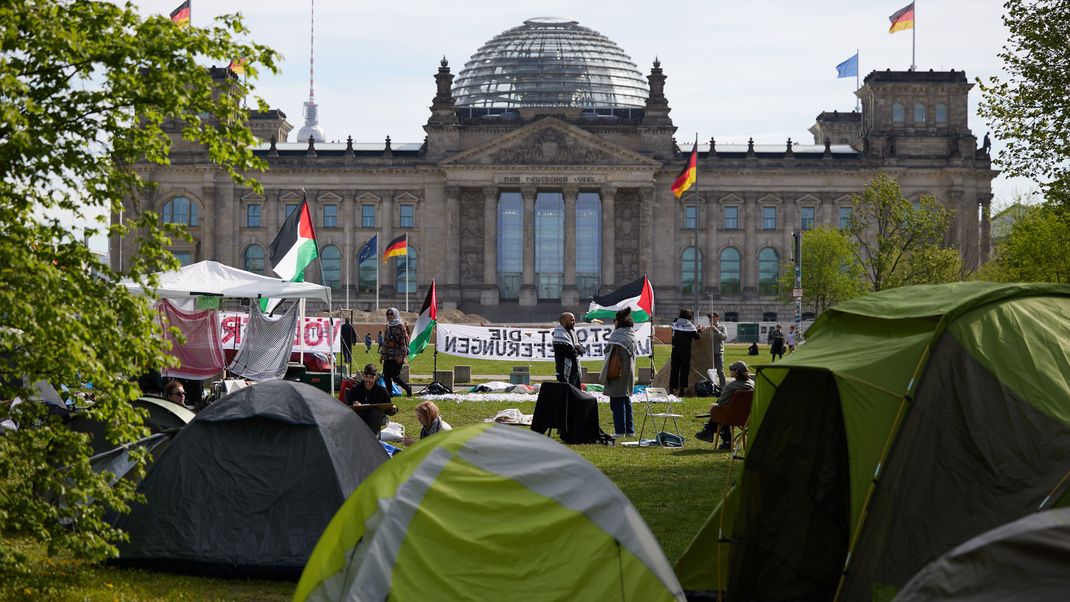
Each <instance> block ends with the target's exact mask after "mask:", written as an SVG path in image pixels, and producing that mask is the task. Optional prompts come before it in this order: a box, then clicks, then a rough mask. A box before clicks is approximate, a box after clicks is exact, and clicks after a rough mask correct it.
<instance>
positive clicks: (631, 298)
mask: <svg viewBox="0 0 1070 602" xmlns="http://www.w3.org/2000/svg"><path fill="white" fill-rule="evenodd" d="M625 307H630V308H632V321H634V322H635V323H637V324H638V323H639V322H649V321H650V320H651V318H652V317H653V316H654V288H653V287H651V286H650V281H649V280H647V277H646V276H643V277H642V278H640V279H638V280H636V281H634V282H629V283H628V284H625V285H624V286H622V287H620V288H618V289H617V290H615V291H613V292H612V293H609V294H608V295H603V296H601V297H595V298H594V299H593V300H592V301H591V307H590V308H588V310H587V314H586V315H584V316H583V320H584V321H585V322H590V321H591V320H602V321H603V322H612V321H613V318H615V317H616V315H617V311H618V310H621V309H624V308H625Z"/></svg>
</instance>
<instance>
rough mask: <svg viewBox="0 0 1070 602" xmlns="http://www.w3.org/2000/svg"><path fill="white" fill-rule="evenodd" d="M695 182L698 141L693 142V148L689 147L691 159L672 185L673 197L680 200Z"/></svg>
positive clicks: (696, 177) (696, 178)
mask: <svg viewBox="0 0 1070 602" xmlns="http://www.w3.org/2000/svg"><path fill="white" fill-rule="evenodd" d="M696 180H698V139H696V140H695V146H692V147H691V157H690V158H688V160H687V166H685V167H684V170H683V171H681V172H680V175H678V176H676V180H674V181H673V183H672V193H673V196H675V197H676V198H680V197H681V196H682V195H683V194H684V193H685V192H687V189H688V188H691V185H692V184H694V183H695V181H696Z"/></svg>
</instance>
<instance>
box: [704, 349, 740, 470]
mask: <svg viewBox="0 0 1070 602" xmlns="http://www.w3.org/2000/svg"><path fill="white" fill-rule="evenodd" d="M748 370H749V369H748V368H747V364H746V363H745V362H743V361H742V360H740V361H738V362H735V363H733V364H732V365H731V366H729V367H728V371H729V372H731V373H732V382H730V383H728V384H727V385H725V387H724V390H723V391H721V396H720V397H718V398H717V401H716V402H715V403H714V404H713V405H711V406H710V413H713V408H714V406H718V405H724V404H726V403H728V400H729V399H732V396H733V395H735V393H736V391H753V390H754V381H753V380H751V379H750V374H749V372H748ZM719 430H720V431H721V446H720V447H719V448H718V449H721V450H727V449H731V447H732V429H731V427H728V426H721V427H720V429H719ZM717 431H718V424H717V423H716V422H714V421H713V418H710V420H709V421H708V422H706V426H704V427H702V430H701V431H699V432H697V433H695V439H698V440H700V441H705V442H707V443H713V439H714V437H716V436H717Z"/></svg>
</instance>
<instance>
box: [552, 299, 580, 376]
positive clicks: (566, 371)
mask: <svg viewBox="0 0 1070 602" xmlns="http://www.w3.org/2000/svg"><path fill="white" fill-rule="evenodd" d="M552 341H553V347H554V368H555V372H556V374H557V382H560V383H569V384H570V385H572V386H574V387H577V388H578V387H579V386H580V359H579V357H580V354H581V353H583V347H581V346H580V343H579V341H578V340H577V339H576V316H574V315H572V314H571V313H570V312H567V311H566V312H565V313H563V314H561V317H559V318H558V319H557V326H555V327H554V333H553V339H552Z"/></svg>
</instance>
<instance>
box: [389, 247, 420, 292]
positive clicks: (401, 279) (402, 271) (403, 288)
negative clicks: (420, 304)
mask: <svg viewBox="0 0 1070 602" xmlns="http://www.w3.org/2000/svg"><path fill="white" fill-rule="evenodd" d="M394 260H395V261H396V263H395V264H394V265H395V266H396V268H395V269H396V273H397V291H398V292H399V293H415V292H416V249H414V248H412V245H409V254H408V255H401V256H400V257H395V258H394Z"/></svg>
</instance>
